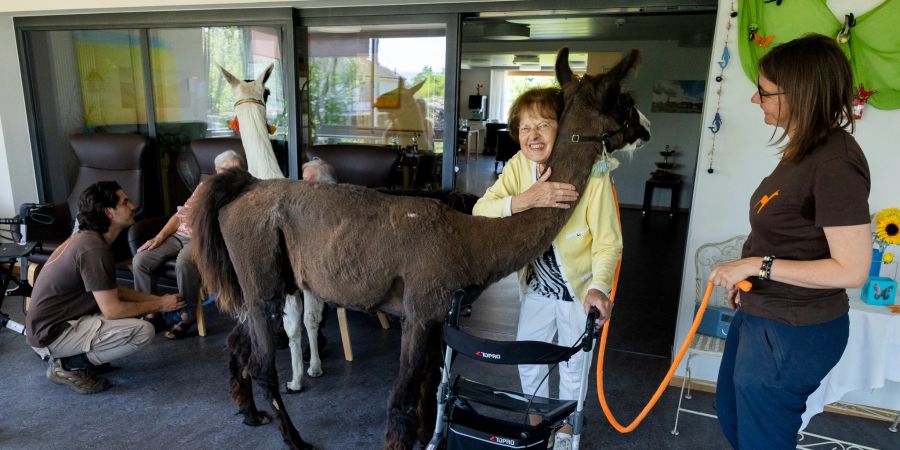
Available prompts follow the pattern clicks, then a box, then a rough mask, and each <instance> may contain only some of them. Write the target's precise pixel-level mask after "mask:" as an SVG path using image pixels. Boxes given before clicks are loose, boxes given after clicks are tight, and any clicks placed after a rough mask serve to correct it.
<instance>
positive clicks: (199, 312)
mask: <svg viewBox="0 0 900 450" xmlns="http://www.w3.org/2000/svg"><path fill="white" fill-rule="evenodd" d="M196 308H197V309H196V310H195V311H194V315H195V316H196V317H197V334H198V335H200V337H206V317H204V315H203V301H202V300H201V301H199V302H197V307H196Z"/></svg>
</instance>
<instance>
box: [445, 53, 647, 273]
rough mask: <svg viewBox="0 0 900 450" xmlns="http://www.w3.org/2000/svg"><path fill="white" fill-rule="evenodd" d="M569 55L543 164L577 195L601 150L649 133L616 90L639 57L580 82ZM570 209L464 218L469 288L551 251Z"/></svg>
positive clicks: (560, 61)
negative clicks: (561, 105)
mask: <svg viewBox="0 0 900 450" xmlns="http://www.w3.org/2000/svg"><path fill="white" fill-rule="evenodd" d="M568 55H569V52H568V49H566V48H563V49H561V50H560V52H559V54H558V56H557V61H556V78H557V81H558V82H559V84H560V86H562V93H563V97H564V103H565V110H564V112H563V114H562V116H561V117H560V120H559V128H558V129H559V131H558V132H557V136H556V142H555V144H554V146H553V152H552V153H551V154H550V157H549V159H548V160H547V166H549V167H550V169H552V174H551V176H550V181H555V182H563V183H569V184H572V185H573V186H575V190H576V191H577V192H578V193H579V194H582V193H584V190H585V187H586V186H587V182H588V179H589V177H590V174H591V170H592V168H593V166H594V162H595V161H596V159H597V157H598V156H599V155H600V153H601V149H602V146H604V145H605V146H607V147H609V148H608V150H609V151H610V152H612V151H613V149H614V148H620V147H623V146H626V145H629V144H632V143H641V142H647V141H649V140H650V131H649V129H648V127H649V122H647V121H646V119H645V118H643V116H642V115H641V114H640V112H639V111H637V109H636V108H634V100H633V99H632V98H631V96H630V95H629V94H628V93H623V92H622V89H621V82H622V80H624V79H625V78H626V77H627V76H628V74H629V73H631V72H632V71H633V69H634V68H635V67H636V65H637V63H638V61H639V59H640V54H639V52H638V51H637V50H633V51H632V52H631V53H629V54H628V55H626V56H625V57H624V58H623V59H622V61H620V62H619V63H618V64H617V65H616V66H615V67H613V68H612V69H610V70H609V71H608V72H607V73H605V74H602V75H598V76H593V77H592V76H589V75H584V76H583V77H580V78H579V77H575V75H574V74H573V73H572V70H571V68H570V67H569V63H568ZM573 135H579V142H574V141H573V138H572V136H573ZM574 210H575V208H574V207H572V208H567V209H559V208H533V209H529V210H527V211H524V212H521V213H518V214H514V215H513V216H511V217H507V218H503V219H486V218H469V220H470V222H469V223H467V224H464V226H461V227H460V228H463V229H465V232H466V235H465V236H461V238H460V239H459V242H460V243H461V245H464V246H465V251H467V252H469V253H468V254H469V255H471V257H470V258H469V261H470V264H469V267H467V269H468V270H469V272H470V273H471V274H474V276H475V277H476V278H478V277H480V278H481V279H477V280H472V284H476V285H482V286H483V285H486V284H487V283H491V282H494V281H497V280H498V279H499V278H500V277H503V276H506V275H507V274H509V273H511V272H512V271H514V270H518V269H520V268H522V267H524V266H525V265H526V264H528V263H529V262H530V261H533V260H534V259H535V258H538V257H539V256H540V255H541V254H543V253H544V252H545V251H546V250H547V249H549V248H550V246H551V244H552V242H553V239H554V238H555V237H556V235H557V234H558V233H559V231H560V230H561V229H562V227H563V226H564V225H565V224H566V222H567V221H568V220H569V218H570V217H571V216H572V213H573V212H574ZM458 220H465V219H458Z"/></svg>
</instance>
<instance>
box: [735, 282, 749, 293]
mask: <svg viewBox="0 0 900 450" xmlns="http://www.w3.org/2000/svg"><path fill="white" fill-rule="evenodd" d="M734 286H735V287H736V288H738V289H740V290H742V291H744V292H750V289H752V288H753V283H751V282H749V281H747V280H741V281H738V282H737V284H735V285H734Z"/></svg>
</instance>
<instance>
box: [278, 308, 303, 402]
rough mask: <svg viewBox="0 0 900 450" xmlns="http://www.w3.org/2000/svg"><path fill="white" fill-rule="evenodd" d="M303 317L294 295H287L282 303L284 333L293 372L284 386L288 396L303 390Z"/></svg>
mask: <svg viewBox="0 0 900 450" xmlns="http://www.w3.org/2000/svg"><path fill="white" fill-rule="evenodd" d="M301 317H303V304H302V303H300V302H299V301H297V296H296V295H288V296H287V297H285V301H284V317H283V318H282V320H283V322H284V332H285V333H287V336H288V346H289V347H290V348H291V369H292V370H293V373H292V378H291V381H289V382H287V383H286V384H285V385H284V388H285V391H286V392H287V393H288V394H296V393H298V392H300V390H301V389H303V352H302V350H301V347H300V339H301V335H302V333H303V332H302V331H301V329H300V318H301Z"/></svg>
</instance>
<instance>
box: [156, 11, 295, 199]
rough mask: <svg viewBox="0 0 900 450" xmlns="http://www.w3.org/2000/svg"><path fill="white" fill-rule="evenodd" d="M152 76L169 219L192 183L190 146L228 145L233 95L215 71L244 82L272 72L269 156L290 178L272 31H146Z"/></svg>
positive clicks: (278, 55)
mask: <svg viewBox="0 0 900 450" xmlns="http://www.w3.org/2000/svg"><path fill="white" fill-rule="evenodd" d="M149 36H150V67H151V70H150V73H151V81H152V87H153V108H154V114H155V118H156V139H157V143H158V145H159V151H160V165H161V171H162V177H163V186H164V187H165V189H164V194H165V205H166V210H167V211H174V209H175V207H177V206H178V205H181V204H182V203H183V202H184V200H185V199H187V196H188V195H189V194H190V191H191V190H192V189H193V188H194V186H195V185H196V182H197V170H196V167H195V166H194V165H193V157H192V156H191V153H190V147H189V145H190V142H191V141H192V140H195V139H199V138H208V137H229V136H233V135H234V134H235V131H234V130H233V129H232V128H230V126H229V124H230V121H231V119H232V118H233V117H234V113H233V110H234V106H233V105H234V102H235V101H236V100H237V99H236V98H235V96H234V92H233V91H232V89H231V86H230V85H229V84H228V82H226V81H225V78H224V77H223V76H222V73H221V72H220V71H219V65H221V66H222V67H224V68H225V69H226V70H228V71H229V72H231V73H232V74H234V75H235V76H236V77H238V78H242V79H255V78H256V77H257V76H258V75H259V74H261V73H262V72H263V71H264V70H265V69H266V67H268V66H269V64H274V70H273V72H272V75H271V76H270V77H269V80H268V81H267V82H266V87H267V88H268V89H269V92H270V95H269V97H268V99H267V101H266V116H267V120H268V122H269V123H270V124H272V125H274V126H275V132H274V133H273V134H272V136H271V137H272V140H273V148H274V149H275V153H276V156H277V157H278V159H279V162H281V165H282V171H283V172H284V173H287V133H288V126H287V111H286V109H285V106H286V104H287V102H286V100H285V95H284V82H283V80H284V74H283V68H282V63H281V61H282V51H281V42H282V36H281V33H280V30H279V29H277V28H271V27H193V28H167V29H159V30H150V31H149Z"/></svg>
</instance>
